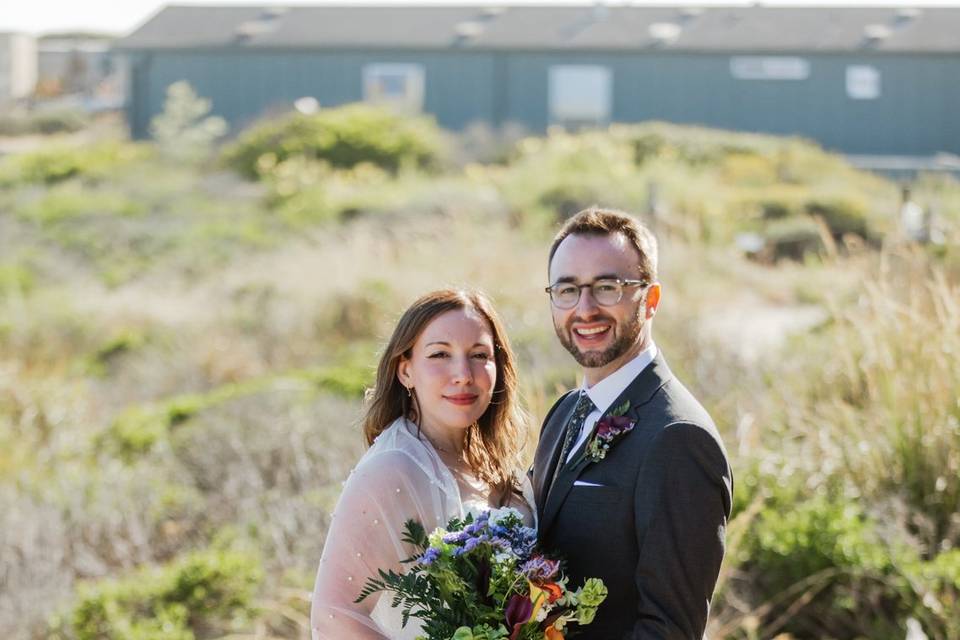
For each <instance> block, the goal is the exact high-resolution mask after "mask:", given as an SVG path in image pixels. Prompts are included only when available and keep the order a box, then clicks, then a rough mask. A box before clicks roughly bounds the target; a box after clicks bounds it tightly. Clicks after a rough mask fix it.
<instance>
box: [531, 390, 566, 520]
mask: <svg viewBox="0 0 960 640" xmlns="http://www.w3.org/2000/svg"><path fill="white" fill-rule="evenodd" d="M576 397H577V394H575V393H571V394H569V395H568V396H567V397H566V398H564V399H563V400H562V401H561V405H560V406H559V407H558V408H557V410H556V411H555V412H554V413H553V415H552V416H550V419H549V420H548V422H547V424H546V425H545V426H544V434H543V440H544V442H545V443H546V444H545V446H544V448H543V451H542V452H541V455H538V456H537V459H536V460H535V461H534V468H536V469H542V470H543V471H542V472H538V473H536V474H534V480H535V482H534V487H533V490H534V496H535V497H536V501H537V506H538V507H539V508H540V509H541V511H542V509H543V504H544V503H545V502H546V499H547V491H549V490H550V480H551V479H552V478H553V474H554V471H555V470H556V468H557V459H558V458H559V457H560V448H561V447H562V446H563V436H564V427H565V426H566V424H567V422H568V421H569V420H570V416H571V415H572V414H573V410H574V409H576V406H577V403H576V400H573V401H571V398H576ZM564 405H566V406H564ZM538 515H541V514H538Z"/></svg>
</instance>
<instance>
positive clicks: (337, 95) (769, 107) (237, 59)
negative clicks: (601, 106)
mask: <svg viewBox="0 0 960 640" xmlns="http://www.w3.org/2000/svg"><path fill="white" fill-rule="evenodd" d="M731 55H751V54H750V52H743V53H742V54H729V55H728V54H724V55H706V54H683V53H612V54H611V53H573V54H571V53H564V52H557V53H550V52H522V51H515V52H497V53H491V52H470V51H449V52H436V51H429V52H410V51H404V52H400V51H396V52H387V51H384V52H375V53H371V52H359V51H338V52H323V51H303V52H289V51H283V52H268V51H237V52H230V51H223V52H204V51H194V52H191V51H177V52H166V51H164V52H156V53H152V54H142V53H141V54H139V56H138V57H141V58H143V59H142V60H141V63H140V64H138V65H135V66H134V78H133V82H132V84H131V87H132V91H133V96H132V100H131V108H130V116H131V125H132V128H133V131H134V134H135V135H137V136H144V135H146V132H147V127H148V123H149V120H150V118H151V117H152V116H153V115H155V114H156V113H158V112H159V111H160V109H161V108H162V103H163V96H164V90H165V87H166V86H167V85H169V84H171V83H172V82H175V81H177V80H181V79H184V80H187V81H189V82H190V83H191V85H193V87H194V88H195V89H196V90H197V91H198V93H200V94H201V95H203V96H205V97H207V98H210V99H211V100H212V101H213V104H214V110H215V111H216V113H218V114H220V115H222V116H224V117H225V118H227V119H228V120H229V121H230V122H231V124H232V125H234V126H235V127H240V126H244V125H245V124H248V123H249V122H251V121H252V120H254V119H256V118H257V117H260V116H262V115H264V114H266V113H269V111H270V110H271V109H273V108H280V107H281V106H283V105H289V104H290V102H291V101H293V100H295V99H297V98H300V97H303V96H313V97H315V98H317V99H318V100H319V101H320V103H321V104H322V105H325V106H334V105H338V104H343V103H347V102H352V101H356V100H360V99H361V98H362V94H363V88H362V83H363V79H362V69H363V66H364V65H366V64H370V63H383V62H388V63H391V62H413V63H418V64H422V65H423V66H424V70H425V75H426V87H425V100H424V102H425V106H424V109H425V111H427V112H429V113H433V114H434V115H436V117H437V120H438V121H439V122H440V124H441V125H442V126H444V127H447V128H450V129H462V128H463V127H465V126H467V125H468V124H470V123H471V122H474V121H483V122H487V123H489V124H492V125H495V126H496V125H502V124H504V123H506V122H516V123H519V124H522V125H523V126H525V127H527V128H528V129H529V130H531V131H542V130H543V129H545V128H546V126H547V125H548V124H549V122H548V119H549V116H548V105H547V83H548V75H549V68H550V67H551V66H552V65H557V64H594V65H603V66H607V67H609V68H610V69H611V71H612V74H613V105H612V111H613V112H612V114H611V119H612V120H613V121H617V122H633V121H641V120H649V119H657V120H668V121H672V122H679V123H696V124H703V125H708V126H715V127H721V128H727V129H736V130H744V131H760V132H770V133H778V134H795V135H801V136H804V137H808V138H812V139H814V140H817V141H819V142H820V143H821V144H823V145H824V146H826V147H828V148H831V149H835V150H839V151H843V152H846V153H857V154H898V155H925V154H932V153H935V152H938V151H948V152H952V153H958V154H960V115H958V114H960V56H921V55H883V54H874V53H864V54H859V55H855V54H849V55H846V54H812V55H806V56H797V57H801V58H803V59H804V60H806V61H807V63H808V64H809V75H808V76H807V77H806V79H803V80H743V79H738V78H735V77H733V75H732V74H731V70H730V57H731ZM757 55H764V56H769V55H770V54H769V53H764V54H757ZM789 55H791V56H795V54H789ZM146 58H149V60H147V59H146ZM848 65H868V66H870V67H873V68H875V69H876V70H877V71H878V72H879V77H880V93H879V96H878V97H877V98H876V99H871V100H855V99H852V98H850V97H849V96H848V94H847V88H846V69H847V66H848Z"/></svg>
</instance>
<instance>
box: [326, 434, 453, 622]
mask: <svg viewBox="0 0 960 640" xmlns="http://www.w3.org/2000/svg"><path fill="white" fill-rule="evenodd" d="M463 509H464V507H463V504H462V501H461V499H460V490H459V488H458V486H457V482H456V480H455V479H454V477H453V475H452V474H451V473H450V471H449V469H447V467H446V465H444V464H443V462H441V460H440V457H439V455H438V454H437V452H436V451H435V450H434V449H433V447H432V446H431V445H430V443H429V442H428V441H427V440H426V438H418V437H417V427H416V425H414V424H412V423H411V422H410V421H408V420H406V419H404V418H398V419H397V420H395V421H394V422H393V423H392V424H391V425H390V426H389V427H387V429H385V430H384V431H383V433H381V434H380V435H379V436H378V437H377V439H376V441H374V443H373V445H372V446H371V447H370V449H368V450H367V452H366V453H365V454H364V455H363V457H362V458H361V459H360V462H358V463H357V466H356V467H355V468H354V470H353V471H352V472H351V474H350V477H349V478H348V479H347V481H346V483H345V484H344V487H343V492H342V493H341V495H340V499H339V501H338V502H337V506H336V508H335V510H334V513H333V521H332V523H331V526H330V532H329V534H328V535H327V540H326V544H325V545H324V549H323V556H322V557H321V559H320V568H319V570H318V572H317V581H316V587H315V588H314V593H313V603H312V607H311V621H312V622H311V627H312V634H313V640H343V639H345V638H351V639H354V638H356V639H360V638H389V639H390V640H412V639H413V638H415V637H416V635H417V634H418V633H419V632H420V627H419V625H418V622H419V621H418V620H417V619H411V620H410V621H409V622H408V624H407V626H406V628H403V627H401V621H400V614H399V611H398V610H395V609H392V608H391V607H390V595H389V594H387V595H386V596H385V595H384V594H382V593H381V594H375V595H374V596H371V597H369V598H367V599H366V600H364V601H363V602H361V603H359V604H355V603H354V600H355V599H356V597H357V594H358V593H359V592H360V590H361V589H362V588H363V586H364V584H365V583H366V581H367V578H368V577H370V576H374V575H376V574H377V570H378V569H385V570H386V569H394V570H396V571H401V570H403V565H401V563H400V561H401V560H403V559H405V558H408V557H410V555H411V553H412V550H411V549H410V548H409V547H408V546H407V545H405V544H404V543H403V542H402V541H401V535H402V532H403V524H404V522H406V521H407V520H408V519H410V518H415V519H417V520H419V521H420V522H421V523H423V526H424V527H425V528H426V530H427V531H432V530H433V529H434V528H436V527H438V526H442V525H445V524H446V523H447V521H448V520H449V519H450V518H452V517H454V516H458V517H463V516H464V511H463Z"/></svg>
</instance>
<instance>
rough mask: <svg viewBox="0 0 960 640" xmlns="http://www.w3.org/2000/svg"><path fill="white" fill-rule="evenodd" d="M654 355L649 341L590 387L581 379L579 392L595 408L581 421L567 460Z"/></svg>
mask: <svg viewBox="0 0 960 640" xmlns="http://www.w3.org/2000/svg"><path fill="white" fill-rule="evenodd" d="M656 357H657V345H655V344H654V343H653V342H652V341H651V342H650V346H649V347H647V348H646V349H644V350H643V351H641V352H640V353H639V354H637V357H636V358H634V359H633V360H630V361H629V362H627V363H626V364H624V365H623V366H622V367H620V368H619V369H617V370H616V371H614V372H613V373H611V374H610V375H608V376H607V377H606V378H604V379H603V380H601V381H600V382H598V383H597V384H595V385H593V386H592V387H587V381H586V380H584V381H583V385H582V386H581V387H580V393H586V394H587V395H588V396H589V397H590V400H591V401H592V402H593V405H594V406H595V407H596V409H594V410H593V411H591V412H590V413H589V414H587V418H586V420H584V421H583V427H581V429H580V435H579V436H578V437H577V442H576V444H574V446H572V447H571V448H570V453H569V454H567V462H570V460H572V459H573V454H574V453H576V452H577V451H578V450H579V449H580V447H582V446H583V443H584V442H585V441H586V439H587V436H588V435H590V433H592V432H593V425H595V424H596V423H597V420H599V419H600V416H602V415H603V413H604V412H605V411H606V410H607V409H609V408H610V405H612V404H613V403H614V401H616V399H617V398H619V397H620V394H621V393H623V391H624V389H626V388H627V387H628V386H629V385H630V383H631V382H633V379H634V378H636V377H637V376H638V375H640V372H641V371H643V370H644V369H646V368H647V366H649V365H650V363H651V362H653V359H654V358H656Z"/></svg>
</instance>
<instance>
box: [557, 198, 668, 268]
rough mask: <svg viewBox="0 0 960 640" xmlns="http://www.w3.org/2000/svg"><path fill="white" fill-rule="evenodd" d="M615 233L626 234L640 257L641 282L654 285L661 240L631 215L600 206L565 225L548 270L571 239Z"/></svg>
mask: <svg viewBox="0 0 960 640" xmlns="http://www.w3.org/2000/svg"><path fill="white" fill-rule="evenodd" d="M615 233H622V234H623V235H624V237H626V239H627V240H629V241H630V244H632V245H633V248H634V249H636V250H637V253H638V254H639V255H640V264H639V267H640V279H641V280H644V281H646V282H654V281H655V280H656V279H657V239H656V237H654V235H653V232H651V231H650V229H648V228H647V227H646V225H644V224H643V223H642V222H640V221H639V220H637V219H636V218H634V217H633V216H631V215H630V214H629V213H626V212H624V211H617V210H616V209H601V208H600V207H590V208H588V209H584V210H583V211H581V212H579V213H577V214H575V215H574V216H573V217H571V218H570V219H569V220H567V221H566V222H565V223H564V225H563V226H562V227H561V228H560V231H558V232H557V235H556V236H554V238H553V244H552V245H551V246H550V257H549V259H548V260H547V269H548V270H549V269H550V263H551V262H553V254H555V253H556V252H557V247H559V246H560V243H561V242H563V240H564V238H566V237H567V236H570V235H575V234H576V235H585V236H587V235H591V236H609V235H613V234H615Z"/></svg>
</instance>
